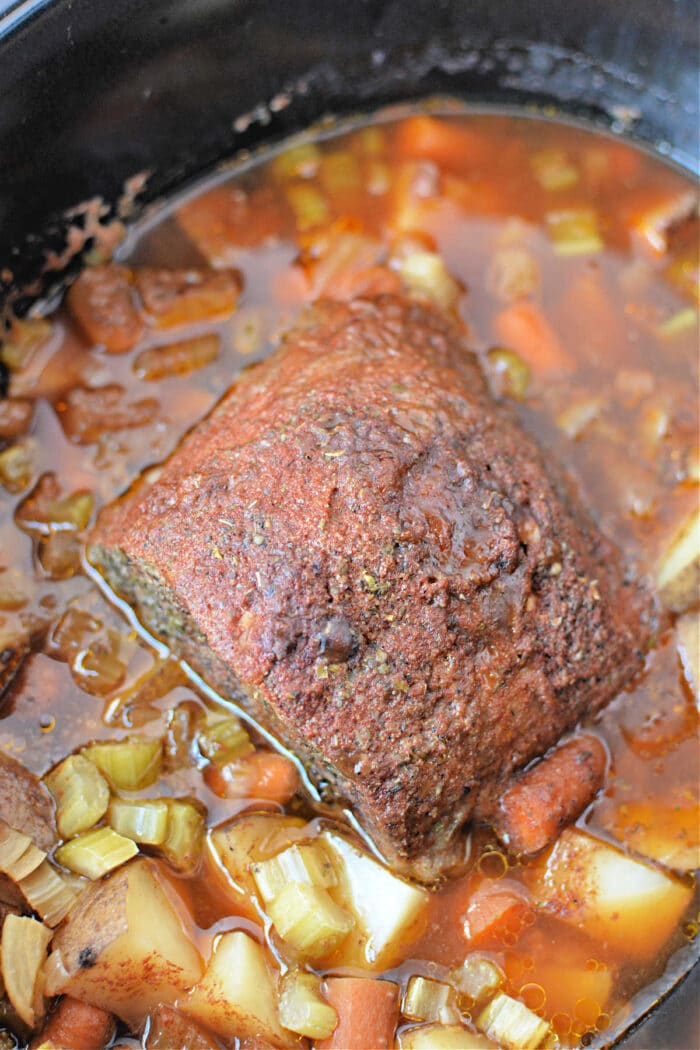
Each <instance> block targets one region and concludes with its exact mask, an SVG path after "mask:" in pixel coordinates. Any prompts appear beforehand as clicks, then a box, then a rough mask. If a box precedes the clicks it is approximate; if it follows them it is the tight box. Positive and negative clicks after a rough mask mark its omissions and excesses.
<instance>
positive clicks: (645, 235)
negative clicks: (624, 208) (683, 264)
mask: <svg viewBox="0 0 700 1050" xmlns="http://www.w3.org/2000/svg"><path fill="white" fill-rule="evenodd" d="M697 208H698V198H697V194H696V193H695V191H693V190H683V191H681V192H679V193H674V194H673V195H672V196H670V197H665V198H664V199H663V200H661V201H656V202H654V203H653V204H652V205H650V206H649V207H647V208H645V209H644V210H643V211H642V212H641V214H639V215H636V216H634V217H633V220H632V229H633V232H634V234H635V236H636V237H637V239H638V240H639V241H640V243H641V244H642V246H643V247H644V248H646V249H647V251H649V252H650V253H651V254H652V255H656V256H660V255H665V254H666V252H667V251H668V249H669V239H670V237H671V236H672V235H673V233H674V231H675V230H676V229H677V228H678V227H679V226H680V225H681V223H683V222H684V221H685V220H686V219H689V218H690V217H691V216H692V215H693V213H694V212H697Z"/></svg>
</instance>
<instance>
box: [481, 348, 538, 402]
mask: <svg viewBox="0 0 700 1050" xmlns="http://www.w3.org/2000/svg"><path fill="white" fill-rule="evenodd" d="M486 357H487V359H488V362H489V365H490V366H491V370H492V371H493V373H494V374H495V376H496V377H497V379H498V383H499V386H500V388H501V389H500V390H499V394H505V395H506V397H512V398H514V400H516V401H522V400H523V398H524V397H525V394H526V393H527V388H528V386H529V384H530V369H529V368H528V366H527V365H526V364H525V362H524V361H523V359H522V357H521V356H520V354H516V353H515V351H514V350H506V349H504V348H503V347H500V346H494V347H492V348H491V350H489V352H488V353H487V355H486Z"/></svg>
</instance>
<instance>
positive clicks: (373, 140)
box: [357, 126, 386, 157]
mask: <svg viewBox="0 0 700 1050" xmlns="http://www.w3.org/2000/svg"><path fill="white" fill-rule="evenodd" d="M357 139H358V142H359V144H360V149H361V150H362V152H363V153H367V154H368V155H369V156H370V157H376V156H377V154H379V153H383V152H384V149H385V148H386V132H385V131H384V129H383V128H378V127H376V126H371V127H367V128H362V129H361V130H360V131H358V133H357Z"/></svg>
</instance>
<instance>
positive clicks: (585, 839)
mask: <svg viewBox="0 0 700 1050" xmlns="http://www.w3.org/2000/svg"><path fill="white" fill-rule="evenodd" d="M533 892H534V893H535V895H536V896H537V897H538V898H539V900H540V901H541V902H542V905H541V906H542V907H543V908H544V909H545V910H548V911H550V912H551V913H552V914H554V915H557V916H558V917H559V918H561V919H564V920H565V921H566V922H570V923H573V924H574V925H575V926H578V927H580V928H581V929H584V930H586V932H588V933H589V934H590V935H591V936H592V937H596V938H598V939H599V940H600V941H602V942H603V943H608V944H610V945H612V946H613V947H614V948H615V949H617V950H618V951H620V952H623V953H624V954H625V955H626V956H627V957H628V958H636V959H648V958H652V957H653V956H654V955H655V954H656V952H658V951H659V950H660V949H661V948H662V947H663V945H664V943H665V942H666V941H667V940H668V938H669V937H670V936H671V933H672V932H673V930H674V928H675V926H676V924H677V923H678V921H679V919H680V918H681V916H682V915H683V912H684V911H685V909H686V908H687V907H688V904H689V903H690V900H691V898H692V889H691V888H690V886H688V885H687V884H686V883H684V882H682V881H681V880H680V879H677V878H674V877H673V876H671V875H669V874H667V873H666V872H663V871H660V870H659V869H657V868H654V867H652V866H651V865H650V864H645V863H644V862H643V861H641V860H636V859H633V858H632V857H629V856H626V855H625V854H624V853H622V852H621V851H620V850H617V849H615V848H614V847H612V846H610V845H608V843H607V842H601V841H599V840H598V839H595V838H593V837H592V836H590V835H586V834H584V833H583V832H581V831H578V830H575V829H572V828H569V829H567V830H566V831H564V832H563V834H562V835H561V837H560V839H559V841H558V842H557V843H556V844H555V846H554V848H553V849H552V852H551V854H550V855H549V857H548V859H547V861H546V864H544V865H543V867H542V870H541V872H540V874H539V876H538V878H537V881H536V885H535V886H534V887H533Z"/></svg>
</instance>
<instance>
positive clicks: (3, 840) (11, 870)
mask: <svg viewBox="0 0 700 1050" xmlns="http://www.w3.org/2000/svg"><path fill="white" fill-rule="evenodd" d="M45 857H46V854H45V853H44V851H43V850H40V849H38V848H37V847H36V846H35V845H34V843H33V842H32V840H31V839H30V838H29V836H28V835H23V834H22V832H21V831H17V830H16V829H15V828H12V827H10V825H9V824H6V823H5V821H4V820H0V871H2V872H4V874H5V875H9V876H10V878H11V879H13V881H14V882H19V881H20V880H21V879H24V878H26V877H27V875H30V874H31V873H32V872H33V871H34V870H35V869H36V868H38V867H39V865H40V864H41V862H42V861H43V860H44V859H45Z"/></svg>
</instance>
